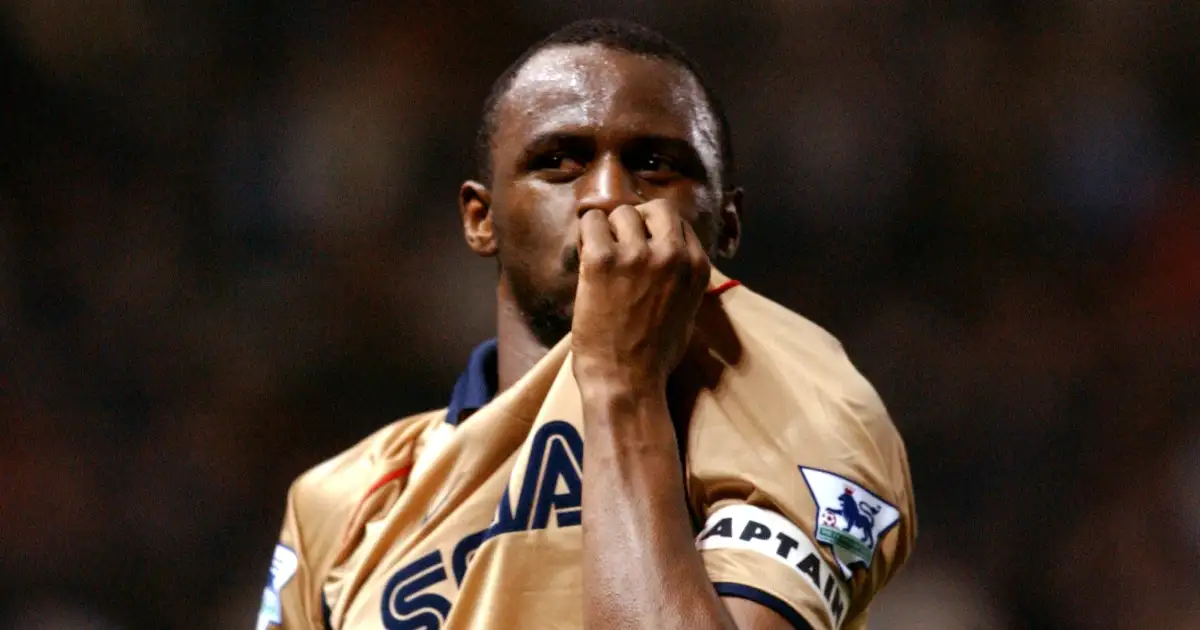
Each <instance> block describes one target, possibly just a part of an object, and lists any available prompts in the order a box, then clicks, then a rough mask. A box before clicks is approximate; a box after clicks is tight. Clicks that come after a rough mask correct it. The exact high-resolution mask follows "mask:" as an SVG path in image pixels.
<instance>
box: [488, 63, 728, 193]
mask: <svg viewBox="0 0 1200 630" xmlns="http://www.w3.org/2000/svg"><path fill="white" fill-rule="evenodd" d="M496 113H497V118H496V129H495V136H494V140H493V142H494V149H495V150H496V151H498V152H504V151H505V150H520V148H521V146H522V145H523V144H524V143H526V142H528V141H529V140H531V139H533V138H536V137H539V136H543V135H545V134H550V133H564V132H565V133H584V134H597V135H611V136H613V137H622V136H645V135H658V136H668V137H676V138H680V139H683V140H686V141H688V142H689V143H690V144H691V145H692V146H693V148H695V149H696V151H697V152H698V153H699V154H700V156H701V159H702V160H703V161H704V162H705V166H706V167H707V168H708V169H709V170H710V172H716V171H717V161H718V159H719V158H718V140H717V124H716V120H715V118H714V116H713V114H712V110H711V108H710V107H709V104H708V102H707V100H706V99H705V96H704V91H703V89H702V88H701V87H700V85H699V82H698V81H696V78H695V77H694V76H693V75H692V74H691V73H690V72H688V70H687V69H685V68H684V67H682V66H680V65H679V64H677V63H675V62H673V61H670V60H666V59H657V58H654V57H649V56H645V55H639V54H635V53H630V52H626V51H621V50H614V49H611V48H607V47H604V46H601V45H596V44H593V45H586V46H562V47H552V48H548V49H545V50H542V51H539V52H538V53H537V54H535V55H534V56H532V57H530V59H529V60H528V61H527V62H526V63H525V65H524V66H522V67H521V69H520V70H519V71H518V72H517V74H516V75H515V76H514V77H513V81H512V84H511V85H510V87H509V89H508V92H507V93H506V94H505V96H504V98H503V99H501V102H500V103H499V107H498V108H497V112H496Z"/></svg>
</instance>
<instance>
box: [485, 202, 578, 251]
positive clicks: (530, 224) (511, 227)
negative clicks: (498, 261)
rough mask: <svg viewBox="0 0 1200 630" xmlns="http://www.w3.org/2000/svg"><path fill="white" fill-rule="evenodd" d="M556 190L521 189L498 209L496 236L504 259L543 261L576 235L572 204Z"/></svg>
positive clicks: (567, 243) (561, 249) (562, 248)
mask: <svg viewBox="0 0 1200 630" xmlns="http://www.w3.org/2000/svg"><path fill="white" fill-rule="evenodd" d="M556 192H558V191H542V190H520V191H517V193H518V194H514V195H513V196H512V197H511V199H512V203H508V204H504V207H503V209H500V208H497V213H496V238H497V242H498V244H499V247H500V253H501V256H502V257H503V258H507V259H509V260H513V261H516V260H526V261H529V262H530V263H532V264H539V265H540V264H544V263H545V262H547V259H551V260H553V259H555V258H560V257H561V256H562V252H563V250H564V249H565V248H567V247H569V246H570V244H571V243H572V242H573V241H572V239H573V238H577V236H576V233H575V230H576V229H577V227H576V226H575V217H574V213H573V211H572V208H573V205H572V204H571V201H570V199H566V198H564V197H566V195H563V194H561V193H560V194H554V193H556Z"/></svg>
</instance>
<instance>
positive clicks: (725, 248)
mask: <svg viewBox="0 0 1200 630" xmlns="http://www.w3.org/2000/svg"><path fill="white" fill-rule="evenodd" d="M720 212H721V215H720V219H721V221H720V223H719V224H718V225H719V227H720V233H719V234H717V256H719V257H721V258H733V255H734V254H736V253H737V249H738V245H740V244H741V242H742V189H741V188H734V189H733V190H729V191H726V192H725V195H724V197H723V198H722V200H721V211H720Z"/></svg>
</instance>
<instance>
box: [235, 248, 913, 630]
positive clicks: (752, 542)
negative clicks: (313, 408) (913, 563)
mask: <svg viewBox="0 0 1200 630" xmlns="http://www.w3.org/2000/svg"><path fill="white" fill-rule="evenodd" d="M696 339H697V341H698V343H695V344H693V352H691V353H690V355H689V356H688V358H687V359H685V361H684V363H683V364H682V365H681V366H680V368H679V369H678V370H676V372H675V374H674V375H673V376H672V380H671V391H670V398H671V406H672V416H673V417H674V418H676V419H677V421H678V419H680V418H684V419H686V422H684V423H681V427H682V428H680V429H679V431H680V434H679V437H680V440H679V441H680V449H681V452H680V457H681V458H682V461H683V463H684V470H685V477H686V479H685V484H686V488H687V495H688V502H689V509H690V511H691V514H692V515H693V528H694V531H695V534H696V536H695V543H696V545H697V548H698V549H699V550H700V553H701V554H702V557H703V559H704V562H705V565H706V567H707V569H708V573H709V576H710V578H711V579H712V582H713V585H714V588H715V589H716V591H717V592H718V593H720V594H721V595H723V596H733V597H743V598H748V599H751V600H754V601H756V602H759V603H761V604H763V605H765V606H768V607H770V608H772V609H773V610H775V611H776V612H778V613H779V614H781V615H783V616H784V617H785V618H787V619H789V620H791V621H792V622H793V624H795V625H796V626H797V627H804V624H805V623H807V624H808V625H809V626H811V627H812V628H815V629H825V628H829V629H833V628H852V629H853V628H863V627H865V625H866V615H867V610H868V608H869V605H870V602H871V599H872V598H873V597H874V595H875V593H877V592H878V591H879V589H880V588H882V587H883V585H884V584H886V583H887V581H888V580H889V579H890V578H891V576H892V575H893V574H894V573H895V572H896V570H897V569H898V568H899V567H900V565H901V564H903V562H904V561H905V559H906V558H907V557H908V555H909V553H910V552H911V550H912V546H913V542H914V539H915V536H916V521H915V513H914V504H913V496H912V486H911V480H910V477H909V470H908V463H907V460H906V455H905V451H904V445H903V443H902V441H901V439H900V436H899V435H898V433H897V432H896V429H895V427H894V426H893V425H892V422H891V421H890V419H889V418H888V415H887V412H886V410H885V409H884V407H883V404H882V403H881V402H880V400H879V397H878V395H877V394H876V393H875V391H874V390H873V389H872V387H871V386H870V384H868V383H867V381H866V380H865V379H864V378H863V377H862V376H861V375H860V374H859V373H858V371H857V370H856V369H855V368H854V367H853V365H852V364H851V363H850V361H849V360H848V359H847V357H846V354H845V352H844V351H843V349H842V347H841V345H840V344H839V343H838V341H837V340H836V339H834V338H833V337H832V336H830V335H829V334H828V333H826V332H825V331H824V330H822V329H821V328H819V327H817V326H816V325H815V324H813V323H811V322H809V321H808V320H806V319H804V318H802V317H800V316H799V315H796V314H795V313H793V312H791V311H789V310H787V309H785V308H783V307H782V306H779V305H777V304H775V303H774V302H772V301H770V300H768V299H766V298H764V297H762V296H760V295H757V294H755V293H754V292H753V291H751V290H749V289H748V288H746V287H743V286H740V285H739V284H738V283H737V282H735V281H731V280H729V279H728V278H726V277H724V276H722V275H721V274H720V273H718V272H716V271H715V270H714V271H713V283H712V288H711V289H710V291H709V296H708V297H706V299H705V300H704V303H703V305H702V306H701V309H700V312H699V314H698V315H697V337H696ZM570 345H571V344H570V338H569V337H568V338H567V339H564V340H563V341H562V342H560V343H559V344H558V345H557V346H555V347H554V348H553V349H551V351H550V352H549V353H548V354H547V355H546V356H545V357H544V358H543V359H542V360H541V361H539V362H538V363H537V364H536V365H535V366H534V367H533V369H532V370H530V371H529V372H528V373H527V374H526V375H525V376H524V377H523V378H521V379H520V381H518V382H517V383H516V384H515V385H513V386H512V387H510V388H509V389H507V390H506V391H504V392H501V393H500V394H499V395H496V396H495V397H494V398H492V394H493V392H494V391H495V380H496V377H495V345H494V342H489V343H486V344H484V345H482V346H480V347H479V348H478V349H476V351H475V352H474V353H473V354H472V357H471V361H470V364H469V366H468V369H467V371H466V372H465V373H464V374H463V376H462V377H461V378H460V379H459V382H458V384H457V385H456V386H455V391H454V396H453V398H452V400H451V404H450V406H449V408H448V409H447V410H439V411H434V412H429V413H423V414H420V415H416V416H412V417H409V418H405V419H403V420H400V421H398V422H395V423H393V424H391V425H388V426H387V427H384V428H383V429H381V430H380V431H378V432H376V433H375V434H374V435H372V436H370V437H368V438H366V439H365V440H363V441H362V442H360V443H359V444H358V445H357V446H354V447H353V448H351V449H350V450H348V451H346V452H344V453H342V454H340V455H338V456H336V457H334V458H333V459H330V460H329V461H326V462H325V463H322V464H320V465H318V466H316V467H315V468H313V469H311V470H309V471H308V472H306V473H304V474H303V475H301V476H300V478H299V479H297V480H296V482H295V483H294V484H293V486H292V488H291V490H290V492H289V493H288V500H287V511H286V514H285V517H284V523H283V529H282V533H281V534H280V541H279V544H278V546H277V547H276V549H275V554H274V557H273V558H272V562H271V570H270V574H269V578H268V582H267V586H266V588H265V589H264V591H263V604H262V608H261V610H260V612H259V617H258V628H259V630H265V629H267V628H276V627H278V628H285V629H289V630H292V629H314V630H315V629H319V628H329V629H331V630H333V629H336V630H439V629H445V630H466V629H477V630H491V629H495V630H500V629H505V630H508V629H525V628H564V629H574V628H581V627H582V612H583V600H582V592H581V587H582V578H583V576H582V562H581V559H582V555H581V554H582V547H583V544H582V543H583V537H582V531H581V528H580V517H581V510H582V483H581V476H582V475H583V474H584V471H583V468H582V463H583V449H584V448H586V445H585V444H584V442H583V439H582V435H583V430H582V424H581V422H582V415H581V405H580V400H579V391H578V389H577V386H576V384H575V381H574V378H573V376H572V372H571V367H570V361H571V356H570Z"/></svg>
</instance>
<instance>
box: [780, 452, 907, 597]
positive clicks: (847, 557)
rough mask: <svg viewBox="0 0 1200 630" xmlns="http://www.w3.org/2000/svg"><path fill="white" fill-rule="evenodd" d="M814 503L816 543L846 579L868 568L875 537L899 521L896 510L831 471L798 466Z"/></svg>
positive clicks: (877, 539) (872, 555) (884, 532)
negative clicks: (828, 551)
mask: <svg viewBox="0 0 1200 630" xmlns="http://www.w3.org/2000/svg"><path fill="white" fill-rule="evenodd" d="M800 474H802V475H804V482H805V483H807V484H808V491H809V492H811V493H812V497H813V502H814V503H816V504H817V517H816V530H817V531H816V532H814V533H815V534H816V536H815V538H816V540H817V542H819V543H822V544H824V545H827V546H828V547H829V548H830V549H831V550H832V551H833V555H834V557H836V558H837V561H838V564H839V565H841V568H842V572H843V573H844V574H845V576H846V578H847V579H849V578H850V574H851V573H852V572H853V571H854V569H855V568H859V567H861V568H868V567H870V566H871V560H872V558H874V556H875V548H876V547H877V546H878V545H879V539H880V538H882V537H883V535H884V534H886V533H887V531H888V530H889V529H891V528H892V527H894V526H895V525H896V523H898V522H899V521H900V511H899V510H897V509H896V507H895V506H894V505H892V504H890V503H888V502H887V501H884V500H883V499H881V498H879V496H878V495H876V494H875V493H874V492H871V491H870V490H867V489H866V488H863V487H862V486H860V485H858V484H857V483H854V482H853V481H850V480H849V479H846V478H845V477H842V476H840V475H835V474H833V473H831V472H828V471H824V470H819V469H817V468H808V467H806V466H801V467H800Z"/></svg>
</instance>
